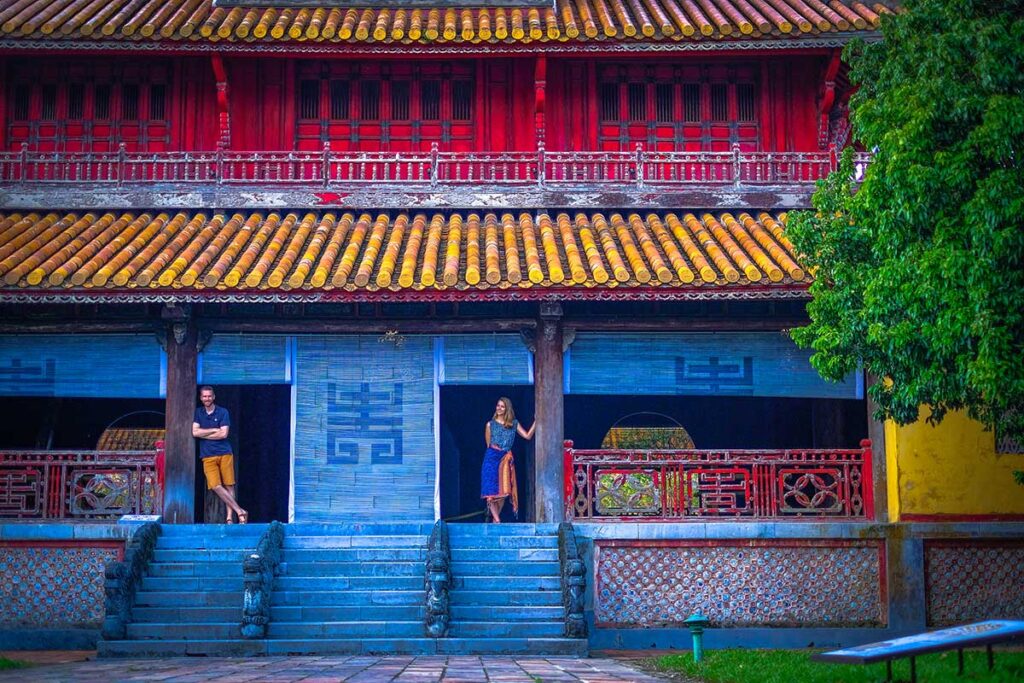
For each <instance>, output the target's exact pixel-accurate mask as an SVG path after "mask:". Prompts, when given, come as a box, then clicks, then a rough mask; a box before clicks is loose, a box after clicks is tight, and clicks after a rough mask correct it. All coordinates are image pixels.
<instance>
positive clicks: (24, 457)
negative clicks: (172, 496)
mask: <svg viewBox="0 0 1024 683" xmlns="http://www.w3.org/2000/svg"><path fill="white" fill-rule="evenodd" d="M162 461H163V452H162V444H158V445H157V450H155V451H32V450H17V451H12V450H8V451H0V518H17V519H111V518H117V517H120V516H121V515H130V514H145V515H156V514H160V511H161V509H162V506H163V493H162V491H163V473H162V471H161V470H162Z"/></svg>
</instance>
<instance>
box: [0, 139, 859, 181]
mask: <svg viewBox="0 0 1024 683" xmlns="http://www.w3.org/2000/svg"><path fill="white" fill-rule="evenodd" d="M869 162H870V157H869V156H868V155H864V154H861V155H858V157H857V162H856V164H857V165H856V171H855V172H856V175H857V177H858V179H859V178H860V177H861V176H863V172H864V169H865V168H866V166H867V164H868V163H869ZM837 165H838V161H837V156H836V153H835V150H830V151H826V152H742V151H740V149H739V147H738V146H734V147H733V148H732V150H730V151H725V152H651V151H646V150H644V148H643V147H642V146H641V145H637V148H636V150H635V151H633V152H552V151H546V150H545V149H544V148H543V147H540V148H538V149H537V150H535V151H529V152H440V151H438V149H437V145H436V144H435V145H434V146H433V148H432V149H431V150H430V151H426V152H398V153H390V152H335V151H333V150H331V148H330V146H329V145H325V146H324V148H323V150H321V151H318V152H289V151H283V152H236V151H227V150H218V151H215V152H157V153H149V152H145V153H136V152H131V153H129V152H126V151H125V148H124V145H123V144H122V145H121V147H120V149H119V150H118V151H116V152H30V151H29V150H28V146H27V145H23V146H22V149H21V151H20V152H5V153H0V183H6V184H24V183H62V184H74V183H113V184H116V185H124V184H137V183H172V184H186V185H194V184H215V185H251V184H260V185H264V184H272V185H307V186H308V185H315V186H324V187H328V186H332V185H360V184H371V183H372V184H374V185H375V186H377V185H388V184H395V185H399V184H414V185H425V186H431V187H437V186H443V185H469V184H473V183H492V184H498V185H519V186H537V187H544V186H547V185H588V184H598V185H603V184H617V185H625V186H626V187H635V188H636V189H643V188H645V187H673V186H680V185H724V184H738V185H772V184H790V183H812V182H814V181H816V180H820V179H821V178H824V177H825V176H826V175H828V173H829V172H831V171H833V170H835V169H836V167H837Z"/></svg>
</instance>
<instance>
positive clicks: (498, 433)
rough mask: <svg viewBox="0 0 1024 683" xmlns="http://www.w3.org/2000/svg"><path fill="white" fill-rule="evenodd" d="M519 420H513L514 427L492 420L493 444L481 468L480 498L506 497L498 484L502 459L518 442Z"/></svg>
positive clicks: (485, 454)
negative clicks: (517, 429)
mask: <svg viewBox="0 0 1024 683" xmlns="http://www.w3.org/2000/svg"><path fill="white" fill-rule="evenodd" d="M518 426H519V421H518V420H512V426H511V427H506V426H505V425H503V424H501V423H500V422H498V421H497V420H491V443H490V445H489V446H488V447H487V451H486V452H484V464H483V467H481V468H480V497H481V498H494V497H495V496H506V495H508V493H507V492H505V493H502V492H501V490H500V488H501V487H500V486H499V483H498V470H499V466H500V465H501V460H502V458H504V457H505V454H506V453H508V452H509V451H511V450H512V444H513V443H515V440H516V428H517V427H518Z"/></svg>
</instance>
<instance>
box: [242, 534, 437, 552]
mask: <svg viewBox="0 0 1024 683" xmlns="http://www.w3.org/2000/svg"><path fill="white" fill-rule="evenodd" d="M428 539H429V537H428V536H413V535H403V536H398V535H394V536H369V535H366V536H294V535H290V534H285V537H284V547H285V548H286V549H289V550H290V549H292V548H422V547H425V546H426V544H427V540H428ZM224 540H227V539H224Z"/></svg>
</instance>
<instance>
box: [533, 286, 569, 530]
mask: <svg viewBox="0 0 1024 683" xmlns="http://www.w3.org/2000/svg"><path fill="white" fill-rule="evenodd" d="M562 336H563V335H562V307H561V306H560V305H559V304H541V306H540V322H539V324H538V326H537V336H536V338H535V343H536V354H535V356H534V384H533V390H534V399H535V400H534V403H535V406H536V407H535V410H536V420H537V431H536V434H535V435H534V439H535V443H534V501H535V505H534V521H535V522H561V521H562V519H563V517H564V514H565V511H564V510H563V509H562V488H563V484H562V440H563V438H564V436H565V424H564V419H565V402H564V396H563V394H562V382H563V377H564V369H563V367H562V355H563V348H562Z"/></svg>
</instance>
